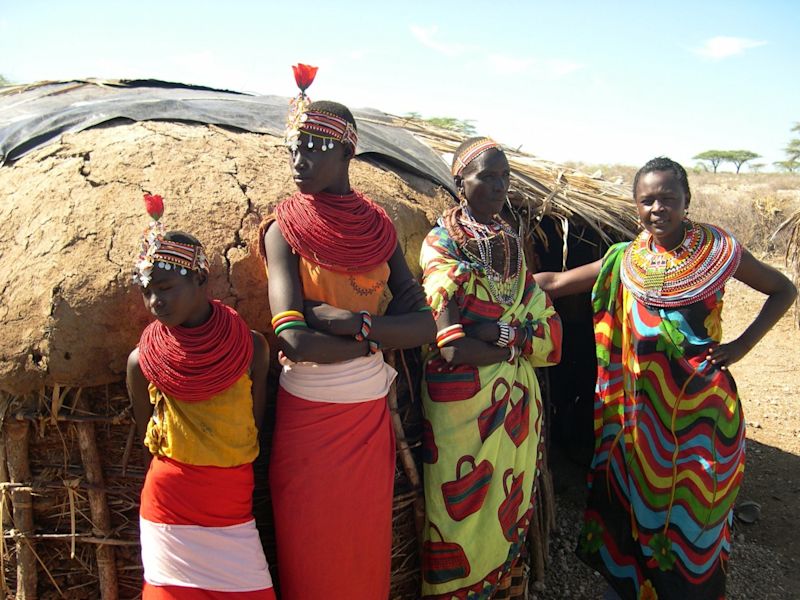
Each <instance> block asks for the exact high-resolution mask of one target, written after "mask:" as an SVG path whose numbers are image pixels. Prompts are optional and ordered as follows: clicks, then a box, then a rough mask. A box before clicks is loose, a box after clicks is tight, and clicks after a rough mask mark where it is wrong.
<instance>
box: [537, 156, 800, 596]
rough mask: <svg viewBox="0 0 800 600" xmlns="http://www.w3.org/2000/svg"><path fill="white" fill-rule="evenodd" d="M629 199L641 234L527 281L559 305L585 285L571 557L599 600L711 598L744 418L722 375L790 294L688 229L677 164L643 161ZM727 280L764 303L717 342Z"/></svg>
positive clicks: (750, 261)
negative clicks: (590, 341) (581, 476)
mask: <svg viewBox="0 0 800 600" xmlns="http://www.w3.org/2000/svg"><path fill="white" fill-rule="evenodd" d="M634 198H635V201H636V207H637V210H638V213H639V218H640V220H641V223H642V226H643V231H642V232H641V233H640V234H639V236H638V237H637V238H636V239H635V240H634V241H633V242H631V243H622V244H617V245H614V246H612V247H611V248H610V249H609V251H608V253H607V254H606V256H605V257H604V258H603V259H602V260H601V261H598V262H597V263H593V264H591V265H586V266H585V267H580V268H578V269H574V270H573V271H570V272H567V273H560V274H556V273H541V274H539V275H537V280H538V281H539V283H540V284H541V285H542V286H543V287H544V288H545V289H548V290H549V291H550V292H551V293H552V294H553V295H554V296H556V297H557V296H560V295H565V294H568V293H574V292H576V291H580V290H581V289H586V288H588V287H589V286H590V285H592V284H594V288H593V293H592V302H593V308H594V326H595V339H596V344H597V362H598V380H597V396H596V401H595V417H594V426H595V436H596V439H595V453H594V458H593V461H592V471H591V474H590V477H589V500H588V507H587V509H586V513H585V518H584V525H583V531H582V532H581V536H580V538H579V542H578V549H577V553H578V556H579V557H580V558H581V559H582V560H583V561H584V562H586V563H587V564H588V565H589V566H591V567H593V568H595V569H597V570H598V571H599V572H600V573H602V574H603V575H604V576H605V578H606V579H607V580H608V582H609V584H610V589H609V591H608V592H607V594H606V596H607V597H608V598H616V597H621V598H624V599H625V600H634V599H636V600H644V599H647V600H655V599H660V600H692V599H696V600H701V599H702V600H707V599H713V600H718V599H720V598H724V597H725V574H726V570H727V563H728V557H729V554H730V542H731V535H730V528H731V524H732V516H733V511H732V509H733V505H734V502H735V500H736V496H737V493H738V491H739V486H740V484H741V480H742V475H743V473H744V449H745V425H744V418H743V415H742V407H741V404H740V402H739V398H738V395H737V392H736V384H735V382H734V380H733V378H732V377H731V374H730V372H729V371H728V367H729V366H730V365H731V364H733V363H735V362H736V361H738V360H739V359H741V358H742V357H743V356H744V355H745V354H746V353H747V352H748V351H749V350H750V349H751V348H752V347H753V346H754V345H755V344H756V343H757V342H758V341H759V340H760V339H761V338H762V337H763V336H764V334H765V333H766V332H767V331H768V330H769V329H770V328H771V327H772V326H773V325H774V324H775V323H776V322H777V321H778V319H780V317H781V315H783V313H784V312H785V311H786V310H787V309H788V307H789V306H790V305H791V303H792V301H793V299H794V298H795V296H796V290H795V289H794V286H793V285H792V284H791V282H790V281H789V280H788V279H787V278H786V277H784V276H783V275H782V274H781V273H780V272H778V271H777V270H775V269H773V268H771V267H769V266H767V265H765V264H763V263H761V262H759V261H758V260H756V259H755V258H753V256H752V255H751V254H750V253H749V252H747V251H746V250H745V249H744V248H742V247H741V245H740V244H739V243H738V242H737V241H736V240H735V239H734V238H733V236H731V235H730V234H729V233H728V232H726V231H724V230H723V229H720V228H718V227H714V226H712V225H704V224H696V223H692V222H691V221H689V220H688V218H687V213H688V208H689V201H690V199H691V194H690V191H689V185H688V182H687V177H686V172H685V171H684V169H683V167H681V166H680V165H679V164H677V163H675V162H673V161H671V160H669V159H666V158H657V159H653V160H652V161H650V162H648V163H647V164H646V165H645V166H644V167H642V169H640V170H639V172H638V173H637V174H636V178H635V179H634ZM598 273H599V276H598ZM730 277H735V278H736V279H738V280H740V281H742V282H744V283H746V284H747V285H749V286H751V287H752V288H754V289H756V290H758V291H760V292H762V293H764V294H766V295H767V296H768V298H767V300H766V302H765V304H764V308H763V309H762V310H761V312H760V313H759V315H758V316H757V317H756V318H755V319H754V321H753V322H752V323H751V325H750V326H749V327H748V328H747V329H746V330H745V331H744V332H743V333H742V334H741V335H740V336H739V337H738V338H736V339H735V340H733V341H731V342H728V343H724V344H723V343H721V340H722V321H721V310H722V297H723V293H724V286H725V283H726V281H727V280H728V279H729V278H730Z"/></svg>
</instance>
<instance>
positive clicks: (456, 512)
mask: <svg viewBox="0 0 800 600" xmlns="http://www.w3.org/2000/svg"><path fill="white" fill-rule="evenodd" d="M465 464H469V465H472V470H471V471H470V472H469V473H467V474H466V475H464V476H463V477H462V475H461V467H462V466H463V465H465ZM493 472H494V468H493V467H492V464H491V463H490V462H489V461H488V460H484V461H481V463H480V464H479V465H477V466H475V459H474V458H473V457H472V456H462V457H461V458H459V459H458V463H457V464H456V478H455V480H454V481H447V482H445V483H443V484H442V496H443V497H444V507H445V508H446V509H447V514H449V515H450V518H452V519H453V520H454V521H461V520H462V519H465V518H467V517H468V516H470V515H471V514H472V513H474V512H477V511H478V510H480V508H481V506H483V501H484V499H485V498H486V494H487V493H488V492H489V484H490V483H491V481H492V473H493Z"/></svg>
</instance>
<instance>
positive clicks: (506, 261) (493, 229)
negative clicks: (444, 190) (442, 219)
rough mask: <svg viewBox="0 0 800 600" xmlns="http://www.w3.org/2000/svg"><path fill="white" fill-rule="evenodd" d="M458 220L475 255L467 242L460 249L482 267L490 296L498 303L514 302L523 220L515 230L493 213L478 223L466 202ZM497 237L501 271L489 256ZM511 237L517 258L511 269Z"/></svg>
mask: <svg viewBox="0 0 800 600" xmlns="http://www.w3.org/2000/svg"><path fill="white" fill-rule="evenodd" d="M457 221H458V224H459V225H460V226H461V227H462V228H463V229H464V231H465V232H466V233H467V235H468V236H469V237H470V238H472V239H473V240H475V243H476V244H477V247H478V255H475V253H474V252H472V251H471V250H470V249H469V246H468V245H467V244H466V243H464V244H461V249H462V250H463V252H464V253H465V254H466V255H467V256H468V257H469V258H470V259H471V260H473V261H474V262H475V263H476V264H478V265H480V266H481V267H482V268H483V271H484V273H485V274H486V279H487V281H488V284H489V292H490V294H491V295H492V299H493V300H494V301H495V302H498V303H500V304H511V303H513V302H514V299H515V298H516V296H517V291H518V288H519V280H520V272H521V271H522V223H521V222H520V226H519V231H514V230H513V229H512V228H511V226H510V225H509V224H508V223H506V222H505V221H504V220H503V219H502V218H501V217H500V215H495V216H494V217H492V220H491V222H489V223H480V222H479V221H477V220H476V219H475V217H474V216H473V214H472V211H470V209H469V206H466V205H465V206H463V207H462V208H461V210H460V211H459V214H458V215H457ZM497 239H499V240H500V241H501V243H502V244H503V272H502V273H501V272H500V271H498V270H497V269H495V268H494V259H493V256H492V245H493V242H494V240H497ZM512 241H513V242H514V249H515V250H516V258H517V260H516V265H515V267H514V269H513V270H512V267H511V248H512V244H511V242H512Z"/></svg>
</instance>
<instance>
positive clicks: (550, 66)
mask: <svg viewBox="0 0 800 600" xmlns="http://www.w3.org/2000/svg"><path fill="white" fill-rule="evenodd" d="M545 65H546V67H547V70H548V71H549V72H550V73H551V74H552V75H556V76H557V77H561V76H563V75H569V74H570V73H574V72H575V71H578V70H580V69H582V68H583V65H582V64H580V63H577V62H575V61H572V60H567V59H563V58H553V59H550V60H546V61H545Z"/></svg>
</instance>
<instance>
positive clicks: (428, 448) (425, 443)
mask: <svg viewBox="0 0 800 600" xmlns="http://www.w3.org/2000/svg"><path fill="white" fill-rule="evenodd" d="M437 460H439V449H438V448H437V447H436V440H435V439H434V438H433V425H431V422H430V421H428V419H422V462H424V463H428V464H429V465H432V464H434V463H435V462H436V461H437Z"/></svg>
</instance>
